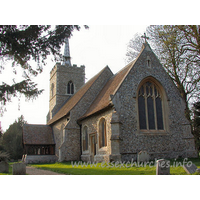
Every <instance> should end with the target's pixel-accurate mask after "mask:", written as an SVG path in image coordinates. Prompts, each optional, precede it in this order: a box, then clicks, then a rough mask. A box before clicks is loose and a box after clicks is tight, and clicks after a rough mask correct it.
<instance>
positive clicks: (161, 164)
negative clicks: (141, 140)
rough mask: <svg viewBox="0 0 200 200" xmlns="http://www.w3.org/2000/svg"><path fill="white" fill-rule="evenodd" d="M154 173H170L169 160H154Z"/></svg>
mask: <svg viewBox="0 0 200 200" xmlns="http://www.w3.org/2000/svg"><path fill="white" fill-rule="evenodd" d="M156 162H157V163H156V175H170V161H169V160H165V159H160V160H157V161H156Z"/></svg>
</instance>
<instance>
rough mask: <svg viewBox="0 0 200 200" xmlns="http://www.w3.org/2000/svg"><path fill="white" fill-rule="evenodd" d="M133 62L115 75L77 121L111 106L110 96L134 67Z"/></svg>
mask: <svg viewBox="0 0 200 200" xmlns="http://www.w3.org/2000/svg"><path fill="white" fill-rule="evenodd" d="M134 63H135V61H133V62H131V63H129V64H128V65H127V66H126V67H124V68H123V69H122V70H121V71H119V72H118V73H117V74H115V75H114V76H113V77H112V78H111V79H110V80H109V81H108V82H107V84H106V85H105V86H104V88H103V89H102V90H101V92H100V93H99V95H98V96H97V98H96V99H95V100H94V102H93V103H92V105H91V106H90V107H89V109H88V110H87V112H86V113H85V114H84V115H83V116H82V117H81V118H80V119H79V120H81V119H84V118H86V117H88V116H90V115H92V114H94V113H96V112H98V111H100V110H103V109H105V108H107V107H108V106H109V105H111V101H110V95H114V94H115V93H116V91H117V89H118V88H119V87H120V85H121V83H122V82H123V80H124V79H125V77H126V75H127V74H128V72H129V71H130V69H131V68H132V66H133V65H134Z"/></svg>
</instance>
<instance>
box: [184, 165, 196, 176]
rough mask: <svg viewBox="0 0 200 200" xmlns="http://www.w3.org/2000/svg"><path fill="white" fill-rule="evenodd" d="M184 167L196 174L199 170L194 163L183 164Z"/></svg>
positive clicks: (189, 172) (190, 172) (188, 172)
mask: <svg viewBox="0 0 200 200" xmlns="http://www.w3.org/2000/svg"><path fill="white" fill-rule="evenodd" d="M183 168H184V170H185V171H186V172H187V174H194V173H195V172H196V170H197V166H196V165H195V164H193V163H192V164H191V165H189V163H187V164H186V165H183Z"/></svg>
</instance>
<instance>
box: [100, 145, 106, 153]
mask: <svg viewBox="0 0 200 200" xmlns="http://www.w3.org/2000/svg"><path fill="white" fill-rule="evenodd" d="M99 151H101V152H106V151H107V146H106V147H101V148H100V149H99Z"/></svg>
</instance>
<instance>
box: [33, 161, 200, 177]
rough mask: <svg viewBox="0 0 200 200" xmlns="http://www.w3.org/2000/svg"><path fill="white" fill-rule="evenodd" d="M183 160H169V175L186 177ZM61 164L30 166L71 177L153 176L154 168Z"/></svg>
mask: <svg viewBox="0 0 200 200" xmlns="http://www.w3.org/2000/svg"><path fill="white" fill-rule="evenodd" d="M188 161H191V162H192V163H194V164H195V165H196V166H197V167H198V168H200V159H199V158H197V159H189V160H188ZM181 163H183V159H179V160H170V166H171V167H170V174H172V175H187V173H186V172H185V170H184V169H183V167H182V166H181ZM76 164H77V166H73V165H75V162H62V163H53V164H32V166H33V167H36V168H40V169H44V170H51V171H54V172H57V173H62V174H71V175H155V174H156V167H155V166H153V165H152V166H149V165H147V166H142V167H141V166H134V165H132V166H131V164H128V163H126V164H122V165H121V164H120V163H118V164H114V163H112V164H109V165H108V164H107V163H98V164H96V165H95V166H94V165H84V166H83V162H82V163H81V162H79V164H78V162H76Z"/></svg>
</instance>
